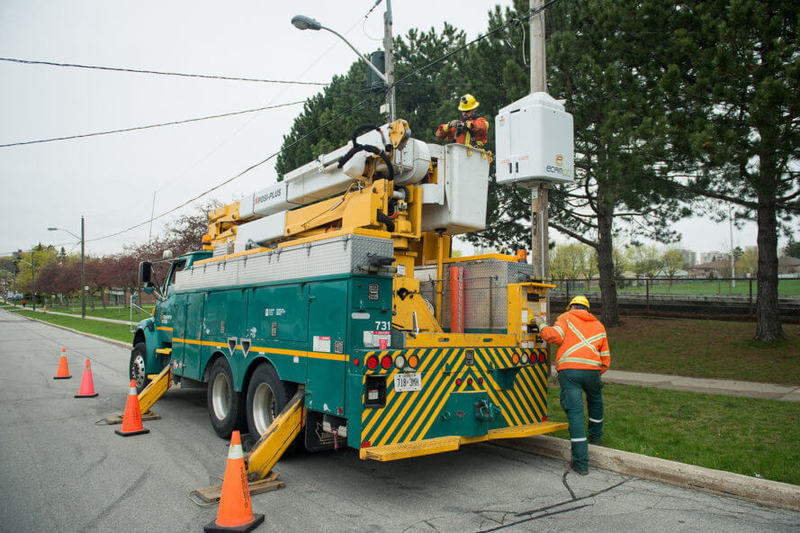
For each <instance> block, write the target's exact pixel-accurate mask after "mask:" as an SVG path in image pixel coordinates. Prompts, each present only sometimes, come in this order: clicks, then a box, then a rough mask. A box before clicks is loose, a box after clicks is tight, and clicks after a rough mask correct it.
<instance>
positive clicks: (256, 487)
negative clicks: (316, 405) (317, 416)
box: [189, 385, 306, 506]
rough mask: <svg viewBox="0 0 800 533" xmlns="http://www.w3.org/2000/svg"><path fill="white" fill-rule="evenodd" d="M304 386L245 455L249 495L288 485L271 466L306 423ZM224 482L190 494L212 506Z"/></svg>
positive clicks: (191, 498)
mask: <svg viewBox="0 0 800 533" xmlns="http://www.w3.org/2000/svg"><path fill="white" fill-rule="evenodd" d="M304 402H305V387H304V386H303V385H300V386H299V387H298V388H297V392H296V393H295V395H294V396H293V397H292V399H291V400H289V403H287V404H286V407H284V408H283V411H281V413H280V414H279V415H278V416H276V417H275V419H274V420H273V421H272V424H270V426H269V427H268V428H267V431H266V432H265V433H264V434H263V435H262V436H261V438H260V439H258V441H257V442H256V443H255V444H254V445H253V447H252V448H251V449H250V451H249V452H248V453H247V455H246V456H245V463H246V464H247V488H248V489H249V491H250V495H254V494H261V493H263V492H270V491H273V490H277V489H282V488H283V487H285V486H286V484H285V483H284V482H283V481H280V480H279V479H278V474H277V473H276V472H272V467H273V466H275V464H276V463H277V462H278V461H279V460H280V458H281V457H283V454H284V453H286V450H287V449H288V448H289V446H290V445H291V444H292V442H294V440H295V439H296V438H297V436H298V435H300V432H301V431H302V430H303V427H304V426H305V418H306V417H305V408H304ZM221 493H222V485H215V486H212V487H204V488H202V489H196V490H193V491H192V492H190V493H189V499H190V500H192V501H193V502H194V503H195V504H197V505H200V506H207V505H212V504H214V503H216V502H218V501H219V498H220V494H221Z"/></svg>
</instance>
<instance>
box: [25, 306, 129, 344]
mask: <svg viewBox="0 0 800 533" xmlns="http://www.w3.org/2000/svg"><path fill="white" fill-rule="evenodd" d="M14 311H15V312H17V313H19V314H20V315H22V316H26V317H28V318H35V319H36V320H41V321H42V322H49V323H51V324H58V325H59V326H66V327H68V328H72V329H76V330H78V331H83V332H85V333H93V334H95V335H100V336H102V337H108V338H109V339H115V340H118V341H123V342H131V340H132V339H133V333H131V332H130V327H129V326H127V325H125V324H112V323H110V322H101V321H99V320H92V319H90V318H87V319H83V318H81V317H79V316H78V317H74V318H73V317H71V316H62V315H49V314H45V313H39V312H33V311H22V310H20V308H17V309H15V310H14Z"/></svg>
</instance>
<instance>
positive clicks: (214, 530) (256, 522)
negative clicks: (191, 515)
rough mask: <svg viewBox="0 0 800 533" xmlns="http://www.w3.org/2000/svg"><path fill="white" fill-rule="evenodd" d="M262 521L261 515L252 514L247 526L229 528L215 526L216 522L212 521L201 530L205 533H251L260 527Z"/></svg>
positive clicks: (262, 516)
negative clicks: (231, 532) (229, 532)
mask: <svg viewBox="0 0 800 533" xmlns="http://www.w3.org/2000/svg"><path fill="white" fill-rule="evenodd" d="M263 521H264V515H263V514H254V515H253V521H252V522H248V523H247V524H243V525H241V526H229V527H222V526H218V525H217V521H216V520H214V521H213V522H210V523H209V524H206V526H205V527H204V528H203V531H205V533H228V531H235V532H236V533H247V532H248V531H253V530H254V529H255V528H257V527H258V526H260V525H261V522H263Z"/></svg>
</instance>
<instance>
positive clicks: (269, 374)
mask: <svg viewBox="0 0 800 533" xmlns="http://www.w3.org/2000/svg"><path fill="white" fill-rule="evenodd" d="M292 394H293V391H292V390H291V387H289V386H287V384H286V383H285V382H284V381H281V380H280V378H278V373H277V372H275V369H274V368H273V367H272V365H269V364H263V365H261V366H259V367H258V368H256V370H255V372H253V375H252V377H251V378H250V385H248V387H247V427H248V429H249V430H250V433H252V434H253V435H256V436H257V437H260V436H261V435H263V434H264V433H266V431H267V428H268V427H269V425H270V424H272V421H273V420H274V419H275V417H276V416H278V415H279V414H280V412H281V411H283V408H284V407H286V404H287V403H289V400H291V398H292Z"/></svg>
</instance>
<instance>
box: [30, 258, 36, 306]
mask: <svg viewBox="0 0 800 533" xmlns="http://www.w3.org/2000/svg"><path fill="white" fill-rule="evenodd" d="M31 300H33V310H34V311H36V270H35V269H34V267H33V248H31Z"/></svg>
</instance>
